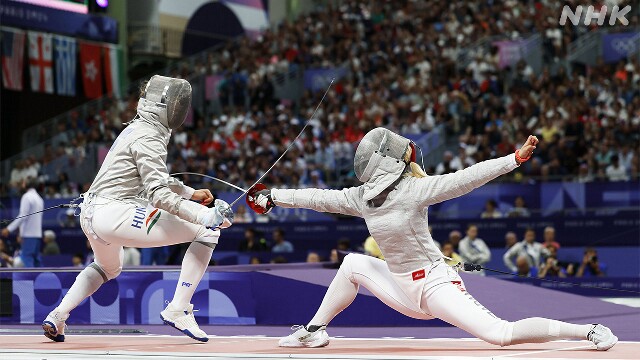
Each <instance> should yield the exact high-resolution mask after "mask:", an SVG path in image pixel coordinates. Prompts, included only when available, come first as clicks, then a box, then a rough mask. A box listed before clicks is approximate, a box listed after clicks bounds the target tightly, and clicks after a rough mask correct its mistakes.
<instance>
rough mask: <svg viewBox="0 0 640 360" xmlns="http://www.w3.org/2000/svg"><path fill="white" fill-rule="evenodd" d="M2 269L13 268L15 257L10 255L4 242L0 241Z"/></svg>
mask: <svg viewBox="0 0 640 360" xmlns="http://www.w3.org/2000/svg"><path fill="white" fill-rule="evenodd" d="M0 267H13V256H11V255H9V253H8V252H7V248H6V246H5V244H4V240H2V239H0Z"/></svg>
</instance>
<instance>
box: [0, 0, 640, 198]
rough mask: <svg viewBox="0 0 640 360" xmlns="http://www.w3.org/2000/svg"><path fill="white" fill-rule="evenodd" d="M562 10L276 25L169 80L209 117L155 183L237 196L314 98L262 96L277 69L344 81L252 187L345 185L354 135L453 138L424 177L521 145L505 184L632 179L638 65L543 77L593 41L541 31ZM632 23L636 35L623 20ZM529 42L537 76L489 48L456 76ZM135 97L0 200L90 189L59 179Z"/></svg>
mask: <svg viewBox="0 0 640 360" xmlns="http://www.w3.org/2000/svg"><path fill="white" fill-rule="evenodd" d="M620 3H621V5H625V4H626V2H624V1H622V2H620ZM561 5H562V3H561V2H555V1H539V2H520V1H496V2H487V3H475V2H467V1H453V2H424V3H423V2H413V1H408V2H402V1H401V2H395V1H394V2H385V3H379V2H366V1H351V2H347V3H346V4H345V5H343V6H341V7H340V8H331V7H329V8H326V9H323V10H322V11H318V12H314V13H311V14H309V15H303V16H301V17H300V18H298V19H297V20H295V21H293V22H284V23H283V24H281V25H280V26H279V27H278V28H277V29H275V30H267V31H266V32H265V33H264V34H263V35H262V36H261V37H260V38H259V39H258V40H257V41H250V40H248V39H246V38H243V39H240V40H238V41H234V42H230V43H228V44H227V45H226V46H225V47H224V48H222V49H220V50H218V51H216V52H211V53H210V54H208V57H207V58H206V61H197V62H196V63H195V64H193V65H192V66H191V67H190V66H186V65H185V66H182V67H179V68H177V69H176V70H174V71H173V73H172V74H171V75H173V76H179V77H184V78H191V77H193V76H194V75H197V74H218V75H221V76H222V78H223V79H222V81H221V82H220V84H219V86H218V94H219V103H220V104H221V106H222V112H221V113H220V114H217V115H211V114H209V113H207V112H202V111H196V113H195V116H194V121H193V124H192V125H191V126H183V127H182V128H181V129H178V130H177V131H175V133H174V135H173V137H172V144H171V145H170V147H169V149H170V153H169V159H168V160H169V164H170V170H171V171H172V172H178V171H195V172H200V173H205V174H209V175H213V176H217V177H220V178H223V179H225V180H228V181H230V182H233V183H235V184H238V185H240V186H247V185H248V184H251V183H252V182H253V181H254V180H255V179H256V178H257V177H258V176H259V175H260V174H261V173H260V172H261V171H264V170H265V169H267V168H268V167H269V166H270V165H271V164H272V162H273V161H274V159H275V158H276V157H277V156H279V154H281V153H282V151H283V150H284V148H285V147H286V146H287V145H288V144H289V142H290V141H291V140H292V139H293V138H294V137H295V136H296V134H297V133H298V131H299V130H300V129H301V127H302V126H303V123H304V121H305V119H306V118H307V117H309V116H310V115H311V113H312V111H313V109H314V108H315V106H316V104H317V102H318V100H319V98H320V96H321V95H322V94H321V93H322V92H317V93H312V92H310V91H306V92H305V93H304V94H303V95H302V98H301V100H300V103H299V107H296V106H295V104H292V103H290V102H287V101H280V100H281V99H277V98H276V97H275V94H274V89H273V85H272V83H271V81H272V79H273V77H274V76H276V74H278V73H282V72H286V71H290V69H291V68H299V69H309V68H316V67H340V66H344V67H346V68H347V69H348V70H349V71H348V75H347V76H346V77H345V78H343V79H341V80H340V81H339V82H338V83H337V84H336V85H335V87H334V88H333V89H332V90H331V91H330V92H329V94H328V96H327V99H325V102H324V103H323V105H322V106H320V109H319V111H318V113H317V115H316V117H315V118H314V120H313V121H312V122H311V126H310V127H309V128H308V131H306V133H305V134H304V135H303V136H302V137H301V138H300V139H299V140H298V142H297V144H296V145H297V146H295V147H294V148H293V150H292V151H291V152H290V153H289V154H288V155H287V156H286V158H285V161H283V162H282V163H281V164H279V165H278V166H277V167H276V168H275V169H274V171H273V172H271V173H270V175H269V176H268V179H266V182H267V183H269V184H271V185H272V186H274V187H281V186H294V187H305V186H313V187H325V186H327V185H326V184H330V185H336V186H344V185H350V184H353V183H355V177H354V174H353V172H352V170H351V163H352V158H353V152H354V147H355V146H356V145H357V142H358V140H359V139H360V138H362V136H363V135H364V134H365V133H366V132H367V131H368V130H370V129H371V128H374V127H376V126H386V127H388V128H390V129H392V130H394V131H397V132H400V133H403V134H413V135H415V134H422V133H426V132H428V131H429V130H431V129H433V128H434V127H435V126H438V125H441V124H442V125H444V126H445V127H446V129H447V135H448V136H449V137H458V138H459V146H458V149H457V153H455V152H456V150H454V152H446V153H445V155H444V158H443V161H442V162H441V163H440V164H437V166H428V169H427V172H428V173H430V174H442V173H447V172H451V171H455V170H458V169H461V168H464V167H468V166H470V165H472V164H474V163H476V162H478V161H482V160H485V159H488V158H492V157H496V156H502V155H505V154H508V153H510V152H513V151H514V150H515V148H516V147H517V146H518V144H521V143H522V142H523V141H524V139H525V138H526V136H527V135H528V134H530V133H534V134H536V135H538V136H539V137H540V138H541V140H542V141H541V143H540V146H539V148H538V149H537V151H536V157H535V158H534V159H533V160H532V161H530V162H529V163H527V164H526V166H524V167H523V168H522V169H520V171H518V172H516V173H515V175H514V178H515V180H516V181H527V180H530V179H537V180H541V181H547V180H573V181H581V182H588V181H594V180H609V181H626V180H630V179H637V178H638V173H639V172H640V170H639V169H640V166H639V162H640V156H639V153H638V148H639V145H640V140H639V135H638V134H639V133H640V89H639V88H640V63H639V62H638V60H637V58H636V59H629V60H628V61H621V62H620V63H617V64H604V63H600V64H598V65H597V66H594V67H589V68H583V67H574V68H573V70H572V71H570V72H567V71H566V68H565V67H564V66H555V67H553V68H554V69H557V70H556V71H554V72H553V73H552V72H551V71H550V68H551V67H550V66H551V65H553V64H554V63H556V62H557V61H558V60H559V59H562V58H563V57H564V56H565V55H566V51H567V46H568V44H569V43H570V42H571V41H573V40H575V39H576V38H577V37H578V36H580V35H582V34H584V33H585V32H587V31H589V30H591V28H593V27H585V26H559V25H558V24H557V22H555V21H551V20H552V19H554V18H556V17H557V16H558V14H559V12H560V7H561ZM631 22H632V23H633V24H636V23H637V22H638V19H637V16H634V17H633V18H632V19H631ZM595 27H597V26H595ZM531 33H539V34H541V36H542V37H543V45H544V54H545V56H544V58H545V68H544V70H543V71H542V72H540V73H534V71H533V70H532V68H531V67H530V66H529V65H527V63H526V62H524V61H520V62H519V63H517V64H516V65H515V66H513V67H507V68H500V66H499V64H498V56H497V53H496V51H495V50H496V49H492V50H491V51H490V52H488V53H477V54H475V57H474V58H473V60H472V61H470V62H469V64H468V66H467V67H466V68H462V69H461V68H460V67H459V61H458V60H459V54H460V53H461V51H462V50H463V49H464V48H465V47H467V46H469V45H470V44H473V43H474V42H475V41H477V40H478V39H481V38H483V37H487V36H496V35H501V36H502V37H503V38H507V39H512V38H518V37H520V36H527V35H528V34H531ZM137 96H138V94H137V92H132V93H131V94H130V96H128V97H127V98H124V99H121V100H117V99H110V100H107V101H106V102H105V104H104V106H103V108H102V109H99V110H95V111H94V112H93V113H91V114H89V116H87V117H82V118H81V117H80V116H78V114H75V115H72V116H71V117H70V118H69V120H68V122H67V123H59V124H58V125H57V129H56V135H55V136H54V137H53V139H51V141H49V142H48V143H47V144H48V145H47V146H46V149H45V151H44V156H43V157H42V158H35V157H30V158H27V159H24V160H21V161H18V162H17V163H16V165H15V169H14V170H13V171H12V173H11V179H10V182H9V185H10V186H9V187H8V188H7V187H6V186H3V188H2V189H1V191H2V193H4V194H5V195H6V194H10V195H14V194H15V193H16V191H15V184H18V183H19V182H20V181H21V179H23V178H25V177H27V176H33V175H36V174H37V175H38V176H40V179H41V181H42V182H43V183H44V184H45V186H44V196H45V197H73V196H76V195H78V194H79V193H82V192H83V191H84V190H86V188H87V185H88V182H89V181H90V179H84V181H83V180H81V179H77V178H72V177H73V174H70V173H69V171H68V169H70V168H73V167H74V166H77V165H78V164H81V163H83V162H84V161H85V160H86V157H87V156H88V154H89V151H88V148H89V147H91V146H95V144H104V145H106V146H107V147H108V146H109V145H110V144H111V143H112V142H113V140H114V139H115V137H116V136H117V135H118V133H119V132H120V131H121V129H122V127H123V123H125V122H127V121H130V120H131V119H132V118H133V117H134V115H135V108H136V103H137ZM205 107H206V106H205ZM44 137H45V138H46V136H44ZM43 140H44V138H43ZM92 156H93V157H95V156H96V155H95V153H92ZM88 161H95V159H93V158H92V159H88ZM433 165H435V164H433ZM76 177H77V176H76ZM186 180H187V182H189V183H199V182H203V181H204V180H203V179H201V178H196V177H191V178H187V179H186Z"/></svg>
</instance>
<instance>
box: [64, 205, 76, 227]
mask: <svg viewBox="0 0 640 360" xmlns="http://www.w3.org/2000/svg"><path fill="white" fill-rule="evenodd" d="M60 225H61V226H62V227H64V228H74V227H78V221H77V220H76V216H75V211H74V210H73V209H67V211H66V212H65V218H64V220H63V221H62V223H61V224H60Z"/></svg>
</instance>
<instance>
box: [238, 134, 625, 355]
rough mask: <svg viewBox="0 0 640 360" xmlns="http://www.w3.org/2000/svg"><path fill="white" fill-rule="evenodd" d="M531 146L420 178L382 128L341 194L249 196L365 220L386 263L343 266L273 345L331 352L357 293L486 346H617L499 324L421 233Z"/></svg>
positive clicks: (538, 325)
mask: <svg viewBox="0 0 640 360" xmlns="http://www.w3.org/2000/svg"><path fill="white" fill-rule="evenodd" d="M537 143H538V139H537V138H536V137H534V136H529V138H528V139H527V141H526V143H525V144H524V145H523V146H522V148H520V149H519V150H516V152H515V153H514V154H511V155H507V156H504V157H501V158H497V159H492V160H487V161H483V162H480V163H478V164H476V165H473V166H471V167H469V168H466V169H464V170H460V171H457V172H455V173H452V174H447V175H440V176H427V175H426V174H425V173H424V170H423V169H422V168H421V167H420V166H419V165H418V164H416V163H415V147H414V145H413V143H412V142H411V141H409V140H408V139H406V138H404V137H402V136H400V135H398V134H395V133H393V132H392V131H389V130H387V129H384V128H377V129H373V130H371V131H369V132H368V133H367V134H366V135H365V136H364V138H363V139H362V141H360V144H359V145H358V148H357V150H356V154H355V162H354V170H355V174H356V176H357V177H358V179H359V180H360V181H362V182H363V183H364V184H363V185H361V186H357V187H352V188H346V189H343V190H320V189H301V190H289V189H272V190H261V191H258V192H256V193H255V194H253V196H252V197H251V198H248V199H249V200H252V201H253V202H254V204H255V205H256V206H259V207H260V208H261V209H260V210H263V211H264V210H266V211H268V210H270V209H271V208H273V207H274V206H282V207H287V208H307V209H312V210H315V211H321V212H332V213H340V214H346V215H352V216H359V217H362V218H364V220H365V222H366V224H367V228H368V229H369V232H370V233H371V235H372V236H373V237H374V238H375V239H376V241H377V242H378V244H379V246H380V249H381V250H382V254H383V255H384V258H385V260H386V262H385V261H383V260H380V259H376V258H373V257H369V256H366V255H361V254H349V255H347V256H346V257H345V258H344V261H343V263H342V265H341V266H340V269H339V270H338V273H337V274H336V276H335V278H334V279H333V281H332V282H331V285H330V286H329V288H328V290H327V293H326V294H325V297H324V299H323V300H322V303H321V305H320V308H319V309H318V311H317V312H316V314H315V316H314V317H313V319H311V321H309V323H308V324H307V325H306V326H297V327H296V328H295V330H296V331H295V332H294V333H293V334H291V335H289V336H287V337H284V338H282V339H280V342H279V345H280V346H282V347H320V346H326V345H327V344H328V343H329V336H328V334H327V332H326V327H327V325H328V324H329V323H330V322H331V320H332V319H333V318H334V317H335V316H336V315H337V314H338V313H340V312H341V311H342V310H344V309H345V308H346V307H347V306H349V304H351V302H352V301H353V300H354V299H355V297H356V294H357V293H358V287H359V286H360V285H362V286H364V287H365V288H367V289H368V290H369V291H371V292H372V293H373V294H374V295H375V296H376V297H378V298H379V299H380V300H381V301H382V302H384V303H385V304H386V305H388V306H390V307H391V308H393V309H395V310H397V311H399V312H400V313H402V314H404V315H406V316H409V317H412V318H416V319H424V320H429V319H434V318H439V319H442V320H444V321H446V322H448V323H450V324H452V325H454V326H457V327H459V328H461V329H463V330H465V331H467V332H468V333H470V334H472V335H474V336H476V337H478V338H480V339H482V340H484V341H487V342H489V343H491V344H495V345H500V346H507V345H515V344H522V343H541V342H547V341H552V340H556V339H567V338H570V339H588V340H590V341H592V342H593V343H594V344H595V345H596V347H597V349H598V350H607V349H609V348H611V347H612V346H613V345H615V343H616V342H617V340H618V339H617V337H615V336H614V335H613V333H612V332H611V330H609V329H608V328H607V327H605V326H603V325H599V324H592V325H576V324H570V323H566V322H561V321H557V320H551V319H545V318H528V319H524V320H519V321H515V322H510V321H505V320H502V319H500V318H499V317H497V316H496V315H494V314H493V313H492V312H491V311H489V310H488V309H486V308H485V307H483V306H482V305H481V304H480V303H478V302H477V301H476V300H475V299H474V298H473V297H472V296H471V295H470V294H469V293H468V292H467V291H466V289H465V285H464V282H463V281H462V279H461V278H460V276H459V275H458V272H457V269H456V268H454V267H451V266H448V265H447V264H445V262H444V261H443V255H442V253H441V252H440V251H439V250H438V248H437V247H436V246H435V245H434V242H433V239H432V237H431V234H430V233H429V229H428V222H427V211H428V207H429V205H432V204H436V203H439V202H442V201H445V200H448V199H452V198H455V197H458V196H461V195H464V194H466V193H468V192H470V191H472V190H473V189H475V188H477V187H480V186H482V185H483V184H485V183H487V182H489V181H490V180H492V179H495V178H496V177H498V176H500V175H503V174H506V173H508V172H510V171H512V170H514V169H515V168H517V167H518V166H519V165H520V164H521V163H523V162H524V161H526V160H528V159H529V158H530V157H531V155H532V153H533V150H534V149H535V147H536V144H537Z"/></svg>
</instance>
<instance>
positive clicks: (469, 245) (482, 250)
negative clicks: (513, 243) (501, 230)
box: [458, 225, 491, 276]
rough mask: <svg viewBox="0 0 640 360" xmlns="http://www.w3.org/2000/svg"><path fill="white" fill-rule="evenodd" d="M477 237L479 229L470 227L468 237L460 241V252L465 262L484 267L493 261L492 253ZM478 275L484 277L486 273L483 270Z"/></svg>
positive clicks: (473, 226)
mask: <svg viewBox="0 0 640 360" xmlns="http://www.w3.org/2000/svg"><path fill="white" fill-rule="evenodd" d="M477 236H478V227H477V226H475V225H469V226H468V227H467V236H465V237H464V238H463V239H462V240H460V244H459V246H458V251H459V253H460V257H462V259H463V260H464V262H467V263H473V264H478V265H484V264H486V263H488V262H489V261H491V251H489V247H487V244H485V242H484V241H483V240H482V239H480V238H478V237H477ZM478 274H479V275H482V276H484V275H485V272H484V270H481V271H479V272H478Z"/></svg>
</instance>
